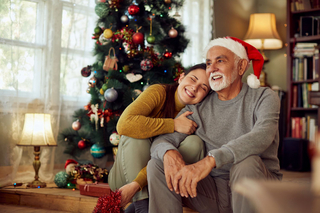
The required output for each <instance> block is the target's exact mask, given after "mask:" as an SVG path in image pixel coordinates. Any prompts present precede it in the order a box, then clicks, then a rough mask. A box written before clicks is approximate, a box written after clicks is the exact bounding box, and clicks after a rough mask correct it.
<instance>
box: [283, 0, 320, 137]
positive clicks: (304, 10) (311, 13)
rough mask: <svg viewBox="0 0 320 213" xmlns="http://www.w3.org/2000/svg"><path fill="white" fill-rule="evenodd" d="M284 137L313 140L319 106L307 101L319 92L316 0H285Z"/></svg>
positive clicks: (319, 29) (318, 4) (319, 6)
mask: <svg viewBox="0 0 320 213" xmlns="http://www.w3.org/2000/svg"><path fill="white" fill-rule="evenodd" d="M286 48H287V85H288V86H287V87H288V88H287V94H288V96H287V97H288V104H287V117H286V123H287V131H286V137H293V138H303V139H308V140H313V139H314V137H315V136H314V135H315V132H317V131H318V130H320V125H318V121H320V108H319V107H318V106H317V105H311V104H310V103H309V102H308V95H309V94H310V93H312V92H310V91H319V81H320V78H319V75H320V62H319V60H320V59H319V56H320V54H319V51H320V1H319V0H287V47H286Z"/></svg>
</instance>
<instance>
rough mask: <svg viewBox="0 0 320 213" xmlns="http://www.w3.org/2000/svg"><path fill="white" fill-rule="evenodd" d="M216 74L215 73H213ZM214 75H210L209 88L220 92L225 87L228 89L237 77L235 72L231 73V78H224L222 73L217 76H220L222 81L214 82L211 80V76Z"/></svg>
mask: <svg viewBox="0 0 320 213" xmlns="http://www.w3.org/2000/svg"><path fill="white" fill-rule="evenodd" d="M215 74H216V73H215ZM213 75H214V73H210V81H209V84H210V87H211V89H212V90H213V91H220V90H223V89H225V88H227V87H229V86H230V85H231V84H232V83H233V82H234V81H235V80H236V79H237V77H238V73H237V71H235V70H234V71H233V72H232V75H231V78H226V76H225V75H224V74H223V73H219V75H221V76H222V78H221V79H222V81H221V79H219V80H218V81H215V80H213V79H212V76H213Z"/></svg>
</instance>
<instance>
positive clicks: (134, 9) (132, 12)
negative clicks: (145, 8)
mask: <svg viewBox="0 0 320 213" xmlns="http://www.w3.org/2000/svg"><path fill="white" fill-rule="evenodd" d="M139 11H140V8H139V7H138V6H137V5H134V4H133V5H130V6H129V7H128V12H129V14H130V15H132V16H133V15H136V14H137V13H139Z"/></svg>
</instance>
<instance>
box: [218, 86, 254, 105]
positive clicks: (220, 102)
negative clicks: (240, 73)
mask: <svg viewBox="0 0 320 213" xmlns="http://www.w3.org/2000/svg"><path fill="white" fill-rule="evenodd" d="M247 91H248V85H247V84H246V83H243V84H242V88H241V91H240V92H239V94H238V95H237V96H236V97H235V98H233V99H231V100H227V101H222V100H220V99H219V98H218V94H217V93H214V102H215V103H217V104H219V105H226V104H231V103H235V102H237V101H238V100H239V99H242V97H243V96H244V94H246V92H247Z"/></svg>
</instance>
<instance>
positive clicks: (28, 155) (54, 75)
mask: <svg viewBox="0 0 320 213" xmlns="http://www.w3.org/2000/svg"><path fill="white" fill-rule="evenodd" d="M94 6H95V2H94V1H92V0H65V1H62V0H2V2H1V4H0V20H1V26H0V76H1V78H0V156H1V161H0V168H2V172H1V173H0V186H4V185H6V184H12V183H13V182H22V183H25V182H29V181H32V180H33V179H34V175H35V172H34V169H33V167H32V162H33V159H34V154H33V147H17V146H16V144H17V143H18V142H19V140H20V134H21V132H22V129H23V122H24V115H25V113H49V114H51V117H52V129H53V133H54V136H55V139H57V135H58V132H59V126H60V125H61V123H60V118H62V116H71V115H72V113H73V112H74V111H75V110H76V109H79V108H82V107H83V106H84V105H86V104H87V103H88V101H89V100H90V96H89V94H87V93H86V89H87V88H86V85H87V82H88V80H89V79H87V78H84V77H82V76H81V74H80V71H81V69H82V68H83V67H85V66H87V65H89V64H92V63H93V62H94V58H93V56H92V49H93V47H94V41H92V39H91V34H92V33H93V32H94V27H95V21H96V20H97V17H96V15H95V13H94ZM40 151H41V154H40V161H41V167H40V170H39V178H40V180H42V181H45V182H51V181H53V178H54V173H53V168H54V162H55V159H54V158H55V156H56V153H55V151H56V148H52V147H50V148H49V147H48V148H46V147H41V148H40Z"/></svg>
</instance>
